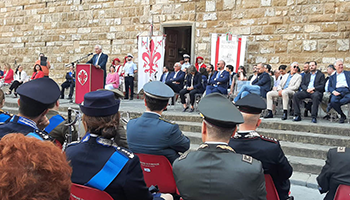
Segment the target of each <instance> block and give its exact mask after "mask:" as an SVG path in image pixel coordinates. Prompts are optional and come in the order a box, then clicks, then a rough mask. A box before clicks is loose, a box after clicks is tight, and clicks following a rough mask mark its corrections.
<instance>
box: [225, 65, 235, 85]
mask: <svg viewBox="0 0 350 200" xmlns="http://www.w3.org/2000/svg"><path fill="white" fill-rule="evenodd" d="M225 70H226V71H228V73H229V74H230V75H229V82H228V89H230V88H231V85H232V81H233V76H234V75H236V73H235V72H233V66H232V65H226V68H225Z"/></svg>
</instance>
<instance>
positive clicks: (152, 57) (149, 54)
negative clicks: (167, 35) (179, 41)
mask: <svg viewBox="0 0 350 200" xmlns="http://www.w3.org/2000/svg"><path fill="white" fill-rule="evenodd" d="M147 43H148V42H147V41H142V42H141V46H142V47H144V48H145V49H146V52H144V53H143V54H142V60H143V61H144V64H143V68H144V69H143V70H144V72H145V73H146V74H147V73H148V74H149V76H150V77H152V74H153V73H155V72H156V71H157V68H158V61H159V60H160V59H161V57H162V56H161V54H160V53H159V52H157V50H158V48H159V47H162V46H163V40H160V41H157V43H156V44H154V40H153V39H152V38H151V39H150V41H149V47H148V45H147Z"/></svg>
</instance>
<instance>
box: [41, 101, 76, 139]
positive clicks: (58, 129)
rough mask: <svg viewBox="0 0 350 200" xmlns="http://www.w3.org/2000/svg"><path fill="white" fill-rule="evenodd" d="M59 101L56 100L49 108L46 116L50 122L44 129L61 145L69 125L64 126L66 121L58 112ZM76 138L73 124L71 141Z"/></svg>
mask: <svg viewBox="0 0 350 200" xmlns="http://www.w3.org/2000/svg"><path fill="white" fill-rule="evenodd" d="M59 105H60V102H59V101H56V103H55V105H54V107H53V108H51V109H49V112H47V114H46V117H47V118H48V119H49V121H50V124H49V125H48V126H47V127H46V128H45V131H46V132H48V133H49V135H50V136H51V137H52V138H55V139H56V140H57V141H58V142H59V143H60V144H61V145H63V144H64V142H65V140H66V135H67V134H68V128H71V127H70V126H66V124H67V123H68V121H67V120H66V119H65V118H64V117H63V116H62V115H60V114H59V112H58V108H59ZM77 139H78V133H77V131H76V129H75V126H74V125H73V127H72V141H76V140H77Z"/></svg>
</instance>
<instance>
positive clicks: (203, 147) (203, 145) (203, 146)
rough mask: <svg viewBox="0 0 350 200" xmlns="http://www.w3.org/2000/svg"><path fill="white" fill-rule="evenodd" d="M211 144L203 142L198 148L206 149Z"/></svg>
mask: <svg viewBox="0 0 350 200" xmlns="http://www.w3.org/2000/svg"><path fill="white" fill-rule="evenodd" d="M208 146H209V145H208V144H201V145H200V146H199V147H198V149H205V148H207V147H208Z"/></svg>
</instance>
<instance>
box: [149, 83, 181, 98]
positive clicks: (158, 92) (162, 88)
mask: <svg viewBox="0 0 350 200" xmlns="http://www.w3.org/2000/svg"><path fill="white" fill-rule="evenodd" d="M143 91H144V92H145V94H146V95H147V96H149V97H152V98H155V99H160V100H168V99H169V98H171V97H173V96H174V91H173V90H172V89H171V88H170V87H169V86H167V85H165V84H164V83H162V82H160V81H152V82H148V83H146V84H145V85H144V86H143Z"/></svg>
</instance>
